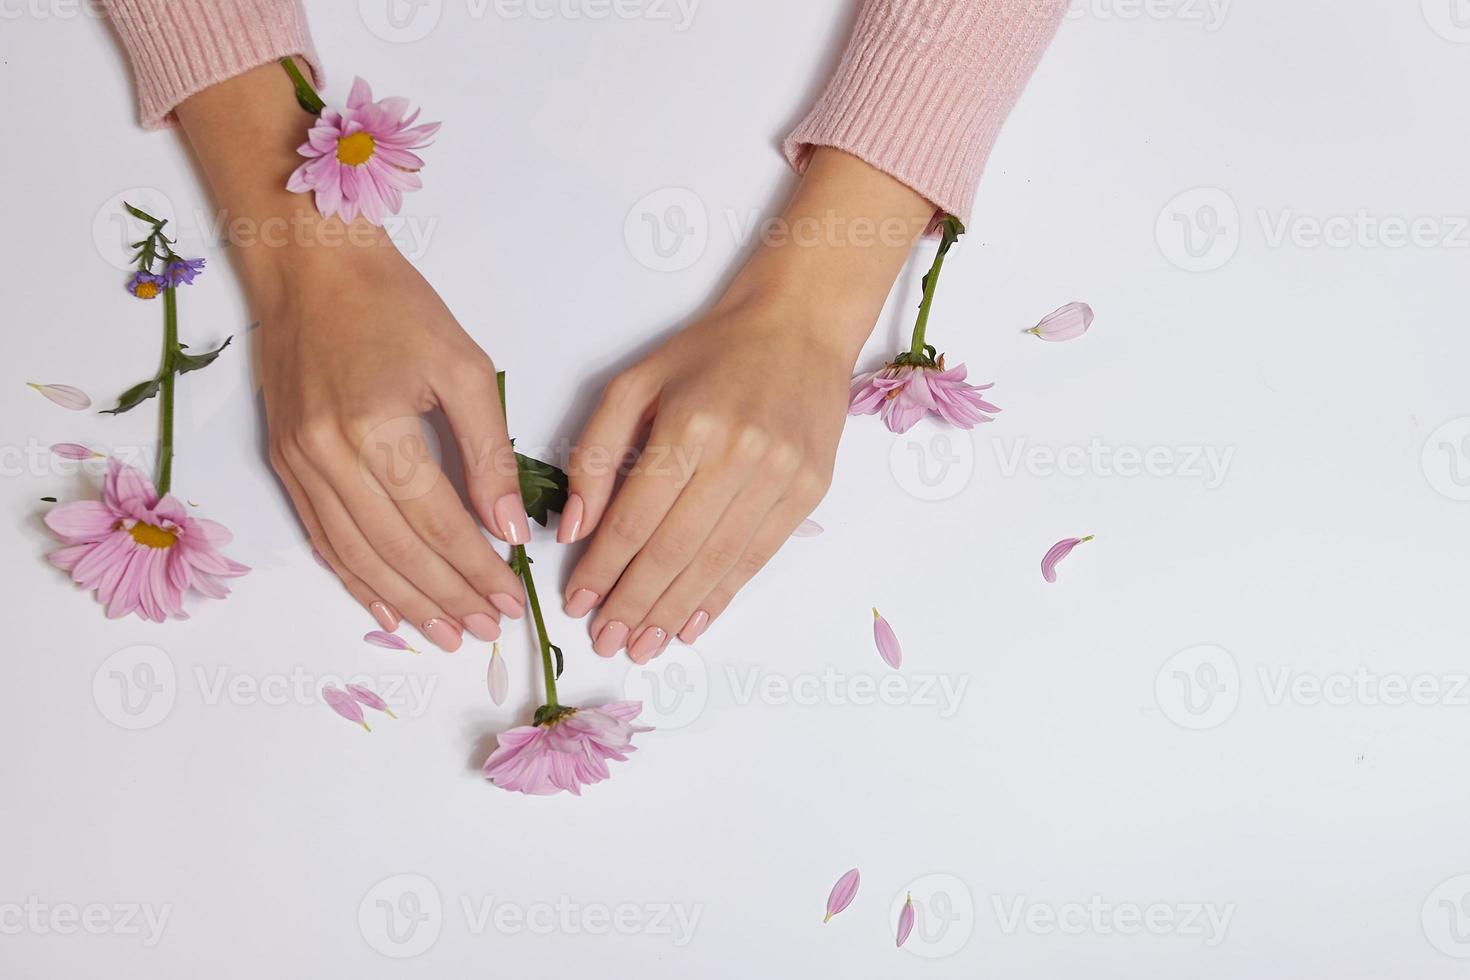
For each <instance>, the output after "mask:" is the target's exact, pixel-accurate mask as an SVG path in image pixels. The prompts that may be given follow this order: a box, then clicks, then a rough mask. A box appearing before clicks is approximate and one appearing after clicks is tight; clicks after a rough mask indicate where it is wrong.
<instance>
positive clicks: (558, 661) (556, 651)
mask: <svg viewBox="0 0 1470 980" xmlns="http://www.w3.org/2000/svg"><path fill="white" fill-rule="evenodd" d="M551 652H552V653H554V654H556V679H557V680H561V671H562V666H563V664H562V656H561V647H559V646H557V645H556V644H555V643H553V644H552V645H551Z"/></svg>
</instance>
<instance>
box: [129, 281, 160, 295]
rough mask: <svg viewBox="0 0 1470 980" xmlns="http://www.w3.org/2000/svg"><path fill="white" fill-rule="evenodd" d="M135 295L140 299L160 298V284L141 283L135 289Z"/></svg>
mask: <svg viewBox="0 0 1470 980" xmlns="http://www.w3.org/2000/svg"><path fill="white" fill-rule="evenodd" d="M133 295H134V296H136V297H138V298H139V299H153V298H155V297H156V296H158V283H156V282H140V283H138V285H136V286H134V287H133Z"/></svg>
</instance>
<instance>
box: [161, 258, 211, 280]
mask: <svg viewBox="0 0 1470 980" xmlns="http://www.w3.org/2000/svg"><path fill="white" fill-rule="evenodd" d="M203 271H204V260H203V259H174V260H173V261H172V262H170V263H169V264H168V268H166V269H164V270H163V273H164V275H165V276H167V277H168V284H169V285H170V286H189V285H192V284H193V282H194V279H195V277H196V276H198V275H199V273H201V272H203Z"/></svg>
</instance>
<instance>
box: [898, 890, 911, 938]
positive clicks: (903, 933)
mask: <svg viewBox="0 0 1470 980" xmlns="http://www.w3.org/2000/svg"><path fill="white" fill-rule="evenodd" d="M913 931H914V896H912V895H910V896H908V897H907V898H906V899H905V900H904V903H903V911H901V912H899V913H898V937H897V938H898V942H897V943H896V945H898V946H902V945H903V944H904V943H906V942H908V940H909V933H911V932H913Z"/></svg>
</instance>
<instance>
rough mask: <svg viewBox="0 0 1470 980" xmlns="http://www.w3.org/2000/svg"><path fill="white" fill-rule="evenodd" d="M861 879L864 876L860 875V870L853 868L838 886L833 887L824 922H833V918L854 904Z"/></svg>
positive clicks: (840, 879) (839, 879) (828, 898)
mask: <svg viewBox="0 0 1470 980" xmlns="http://www.w3.org/2000/svg"><path fill="white" fill-rule="evenodd" d="M861 878H862V876H861V875H859V874H858V869H857V868H853V869H852V870H851V871H849V872H848V873H847V874H845V875H843V876H842V877H841V878H838V879H837V884H835V885H833V886H832V891H831V893H830V894H829V895H828V896H827V917H826V918H825V919H823V920H822V921H823V922H830V921H832V916H834V915H836V914H837V913H838V912H841V911H842V910H843V909H845V908H847V907H848V906H849V905H851V904H852V900H853V898H854V897H856V895H857V890H858V884H859V882H860V880H861Z"/></svg>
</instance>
